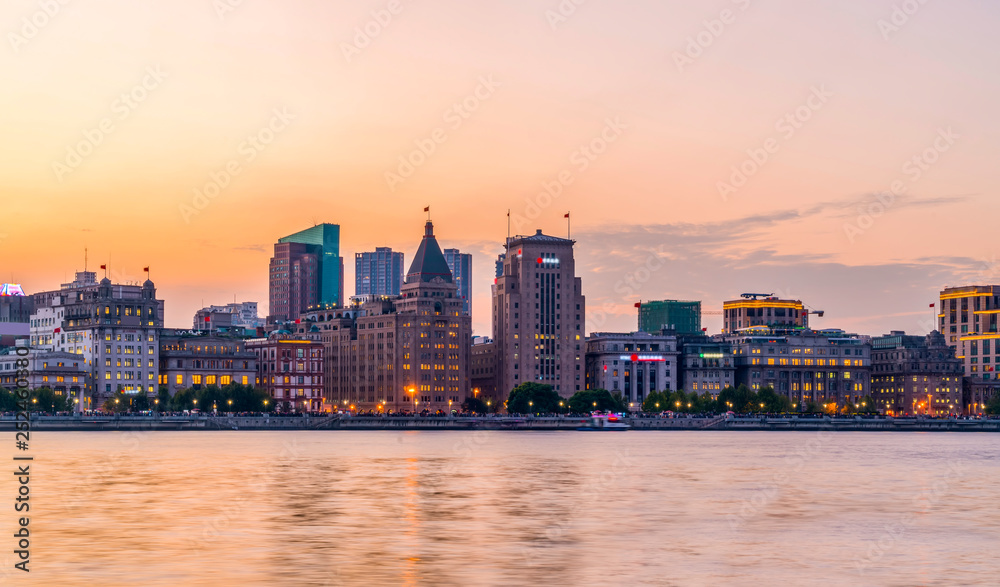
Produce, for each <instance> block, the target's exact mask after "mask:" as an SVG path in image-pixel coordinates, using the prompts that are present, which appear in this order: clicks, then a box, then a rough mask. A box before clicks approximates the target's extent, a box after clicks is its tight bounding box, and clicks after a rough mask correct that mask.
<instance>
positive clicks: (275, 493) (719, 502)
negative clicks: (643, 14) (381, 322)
mask: <svg viewBox="0 0 1000 587" xmlns="http://www.w3.org/2000/svg"><path fill="white" fill-rule="evenodd" d="M32 440H33V445H34V449H35V450H34V454H35V458H36V461H35V463H34V464H33V469H32V471H33V475H32V486H31V489H32V494H31V499H32V511H31V514H32V522H31V524H32V525H31V529H32V550H33V552H32V560H31V565H32V572H31V574H30V579H31V580H30V581H26V580H25V578H24V577H23V576H21V575H22V573H20V572H18V574H17V575H14V574H12V573H11V574H5V573H7V570H8V569H10V568H11V566H12V565H13V562H14V561H13V559H12V558H10V557H11V555H10V554H6V555H3V557H6V558H7V560H6V563H5V565H4V569H3V571H0V581H6V582H7V583H11V584H34V585H87V586H90V587H93V586H95V585H212V586H222V585H329V586H335V585H360V584H380V585H545V584H548V585H761V584H789V585H835V584H840V585H847V584H864V585H957V584H962V585H996V584H997V582H998V580H1000V579H998V572H1000V563H998V562H997V555H996V547H997V546H998V545H1000V539H998V531H1000V508H998V507H997V498H998V495H1000V489H998V487H1000V466H998V458H997V456H998V454H1000V436H997V435H986V434H965V435H960V434H902V433H900V434H893V433H871V434H868V433H840V434H833V433H826V434H825V433H809V432H802V433H798V432H795V433H790V432H777V433H771V432H746V433H742V432H636V431H633V432H626V433H619V434H610V433H604V434H601V433H573V432H559V433H514V432H477V433H471V432H470V433H465V432H322V431H319V432H284V433H270V432H177V433H173V432H155V433H90V432H81V433H54V432H53V433H38V434H37V435H35V436H34V437H33V439H32ZM10 444H11V445H12V444H13V440H12V439H11V440H10ZM4 477H5V478H4V479H3V481H2V486H0V487H2V490H3V491H4V495H7V496H9V497H7V498H4V499H8V500H12V499H13V497H14V495H15V493H14V492H15V491H16V489H15V485H14V484H13V483H11V476H10V475H5V476H4ZM4 510H5V511H7V514H6V516H5V517H4V518H3V521H2V523H3V524H4V527H5V528H13V523H14V520H15V518H14V512H13V511H12V510H10V509H9V507H8V506H4ZM5 534H6V535H8V536H9V535H10V534H9V533H5ZM4 540H5V541H6V542H5V543H4V544H3V545H2V549H3V552H5V553H9V552H10V551H11V550H12V546H11V544H12V542H11V541H12V539H11V538H7V539H4Z"/></svg>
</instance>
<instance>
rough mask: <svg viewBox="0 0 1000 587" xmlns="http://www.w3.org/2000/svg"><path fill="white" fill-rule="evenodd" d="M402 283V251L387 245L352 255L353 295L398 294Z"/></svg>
mask: <svg viewBox="0 0 1000 587" xmlns="http://www.w3.org/2000/svg"><path fill="white" fill-rule="evenodd" d="M402 284H403V253H394V252H393V251H392V249H391V248H389V247H377V248H376V249H375V251H374V252H367V253H356V254H355V255H354V295H355V296H398V295H399V289H400V287H402Z"/></svg>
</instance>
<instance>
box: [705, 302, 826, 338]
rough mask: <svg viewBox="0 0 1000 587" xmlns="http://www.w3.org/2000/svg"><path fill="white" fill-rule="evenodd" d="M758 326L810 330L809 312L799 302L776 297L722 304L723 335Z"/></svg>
mask: <svg viewBox="0 0 1000 587" xmlns="http://www.w3.org/2000/svg"><path fill="white" fill-rule="evenodd" d="M751 297H752V299H751ZM754 326H766V327H769V328H803V329H804V328H809V311H808V310H806V307H805V305H803V304H802V302H801V301H799V300H782V299H778V298H776V297H772V296H768V297H765V298H764V299H757V296H755V295H754V294H745V295H744V299H742V300H732V301H728V302H723V303H722V333H723V334H733V333H735V332H738V331H740V330H742V329H744V328H751V327H754Z"/></svg>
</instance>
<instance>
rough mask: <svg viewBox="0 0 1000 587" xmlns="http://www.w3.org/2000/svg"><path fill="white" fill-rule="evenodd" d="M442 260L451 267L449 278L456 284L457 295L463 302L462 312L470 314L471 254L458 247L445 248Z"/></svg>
mask: <svg viewBox="0 0 1000 587" xmlns="http://www.w3.org/2000/svg"><path fill="white" fill-rule="evenodd" d="M444 260H445V261H446V262H447V263H448V268H449V269H451V278H452V280H453V281H454V282H455V285H457V286H458V295H459V296H460V297H461V298H462V301H463V302H464V304H463V306H462V312H463V313H465V314H466V315H467V316H471V315H472V255H470V254H467V253H466V254H463V253H462V252H461V251H459V250H458V249H445V250H444Z"/></svg>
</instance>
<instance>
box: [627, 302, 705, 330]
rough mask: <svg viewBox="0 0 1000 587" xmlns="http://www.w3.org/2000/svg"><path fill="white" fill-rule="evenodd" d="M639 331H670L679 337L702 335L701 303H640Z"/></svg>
mask: <svg viewBox="0 0 1000 587" xmlns="http://www.w3.org/2000/svg"><path fill="white" fill-rule="evenodd" d="M637 305H638V306H639V331H640V332H660V331H661V330H663V329H670V330H673V331H674V332H676V333H677V334H679V335H684V334H701V302H685V301H678V300H663V301H659V302H639V304H637Z"/></svg>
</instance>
